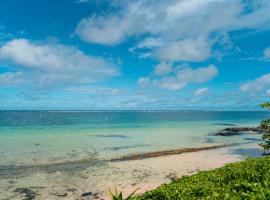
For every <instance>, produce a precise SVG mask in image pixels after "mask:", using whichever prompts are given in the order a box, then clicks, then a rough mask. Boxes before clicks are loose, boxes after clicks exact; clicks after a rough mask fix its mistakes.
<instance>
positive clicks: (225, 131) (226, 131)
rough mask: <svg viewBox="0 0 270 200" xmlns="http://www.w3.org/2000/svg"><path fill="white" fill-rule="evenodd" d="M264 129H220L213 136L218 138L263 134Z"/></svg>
mask: <svg viewBox="0 0 270 200" xmlns="http://www.w3.org/2000/svg"><path fill="white" fill-rule="evenodd" d="M264 131H265V130H264V129H261V128H257V127H230V128H225V129H222V130H220V131H218V132H216V133H214V134H213V135H219V136H233V135H241V134H263V133H264Z"/></svg>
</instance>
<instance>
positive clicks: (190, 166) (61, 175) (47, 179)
mask: <svg viewBox="0 0 270 200" xmlns="http://www.w3.org/2000/svg"><path fill="white" fill-rule="evenodd" d="M251 147H257V144H256V143H249V144H239V145H233V146H224V147H219V148H214V147H213V146H212V147H210V148H212V149H204V150H199V151H195V152H182V153H180V154H171V155H165V156H159V157H150V158H147V159H139V160H138V159H137V160H124V161H121V162H106V163H105V165H102V166H100V168H97V167H92V168H88V169H85V170H83V171H77V172H72V173H68V172H65V171H62V170H60V171H53V172H51V173H47V172H48V171H47V172H46V171H41V172H38V171H35V172H33V174H30V173H29V174H27V176H25V177H17V178H15V177H13V178H12V177H6V178H4V179H2V183H0V186H1V188H0V189H3V190H2V191H3V192H4V191H5V194H3V195H0V196H5V197H12V196H14V191H15V190H16V189H18V188H28V189H30V190H31V191H33V192H34V193H35V194H36V195H37V197H38V199H63V197H61V195H64V196H65V199H68V200H74V199H81V200H85V199H89V198H90V199H105V200H107V199H109V198H108V190H109V189H111V190H113V189H114V188H115V187H117V188H118V189H119V190H120V191H123V194H124V196H126V195H128V194H130V193H131V192H132V191H134V190H135V189H137V188H140V190H139V191H138V192H137V193H136V194H141V193H143V192H146V191H149V190H152V189H155V188H157V187H159V186H160V185H162V184H166V183H170V182H171V181H172V180H173V179H174V178H179V177H181V176H184V175H192V174H195V173H197V172H199V171H205V170H210V169H215V168H218V167H222V166H223V165H225V164H227V163H232V162H237V161H241V160H243V159H245V157H244V156H242V155H239V154H236V153H233V152H234V151H235V150H237V149H243V148H247V149H248V148H251ZM205 148H209V147H205ZM193 150H194V149H193ZM196 150H198V149H196ZM62 167H63V168H65V167H64V166H62ZM14 178H15V179H14ZM14 180H16V182H15V183H12V182H14ZM11 183H12V184H11ZM0 193H1V192H0ZM84 193H86V194H92V195H89V196H86V197H83V196H82V194H84ZM94 195H95V197H94ZM96 197H98V198H96ZM10 199H13V198H10Z"/></svg>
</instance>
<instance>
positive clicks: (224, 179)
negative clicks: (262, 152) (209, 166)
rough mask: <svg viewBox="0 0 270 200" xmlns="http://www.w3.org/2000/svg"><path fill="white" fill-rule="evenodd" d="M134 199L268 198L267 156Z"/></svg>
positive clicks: (269, 165) (187, 178) (186, 178)
mask: <svg viewBox="0 0 270 200" xmlns="http://www.w3.org/2000/svg"><path fill="white" fill-rule="evenodd" d="M132 199H136V200H178V199H179V200H207V199H208V200H220V199H222V200H225V199H227V200H231V199H233V200H241V199H245V200H255V199H258V200H259V199H270V157H269V156H265V157H261V158H252V159H247V160H245V161H242V162H239V163H233V164H228V165H226V166H224V167H221V168H219V169H214V170H210V171H205V172H199V173H198V174H195V175H192V176H183V177H181V178H180V179H178V180H176V181H175V182H172V183H169V184H164V185H162V186H161V187H159V188H157V189H155V190H152V191H149V192H146V193H144V194H143V195H141V196H137V197H135V198H134V197H133V198H132Z"/></svg>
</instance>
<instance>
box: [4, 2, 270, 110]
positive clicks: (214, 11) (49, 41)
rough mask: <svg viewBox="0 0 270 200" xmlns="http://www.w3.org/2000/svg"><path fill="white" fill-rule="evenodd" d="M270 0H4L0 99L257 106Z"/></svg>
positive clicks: (262, 89)
mask: <svg viewBox="0 0 270 200" xmlns="http://www.w3.org/2000/svg"><path fill="white" fill-rule="evenodd" d="M269 13H270V1H268V0H204V1H202V0H166V1H165V0H164V1H163V0H160V1H154V0H133V1H131V0H130V1H125V0H115V1H114V0H111V1H109V0H57V1H56V0H46V1H45V0H2V1H1V2H0V109H85V110H88V109H200V110H205V109H206V110H208V109H210V110H253V109H258V104H259V103H261V102H264V101H267V100H269V97H270V68H269V67H270V66H269V64H270V63H269V61H270V37H269V36H270V14H269Z"/></svg>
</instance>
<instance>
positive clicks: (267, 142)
mask: <svg viewBox="0 0 270 200" xmlns="http://www.w3.org/2000/svg"><path fill="white" fill-rule="evenodd" d="M261 107H262V108H270V103H268V102H266V103H263V104H261ZM260 128H262V129H264V130H265V133H264V134H263V136H262V139H263V143H261V144H260V145H261V147H263V149H264V150H265V153H267V152H266V151H269V150H270V119H265V120H262V121H261V124H260Z"/></svg>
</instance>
